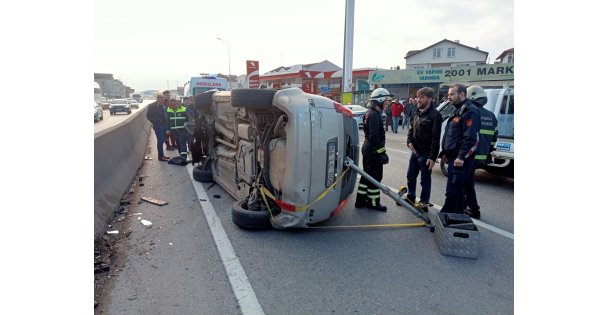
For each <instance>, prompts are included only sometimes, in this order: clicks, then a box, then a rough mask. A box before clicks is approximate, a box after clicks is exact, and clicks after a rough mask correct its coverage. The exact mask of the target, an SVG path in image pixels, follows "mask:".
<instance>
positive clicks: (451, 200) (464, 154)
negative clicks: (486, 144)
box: [439, 84, 480, 214]
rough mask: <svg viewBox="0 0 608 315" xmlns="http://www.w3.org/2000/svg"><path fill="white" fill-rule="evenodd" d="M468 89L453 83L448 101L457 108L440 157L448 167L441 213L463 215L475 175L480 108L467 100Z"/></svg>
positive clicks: (448, 126) (446, 129) (449, 125)
mask: <svg viewBox="0 0 608 315" xmlns="http://www.w3.org/2000/svg"><path fill="white" fill-rule="evenodd" d="M466 93H467V88H466V87H465V86H464V85H462V84H454V85H452V86H451V87H450V89H449V90H448V99H449V100H450V102H451V103H452V105H454V107H456V111H454V113H452V114H451V115H450V116H449V117H448V119H447V124H446V126H445V132H444V136H443V141H442V143H441V149H442V152H441V153H440V154H439V157H440V158H441V159H442V160H443V162H444V163H446V164H447V165H448V181H447V185H446V187H445V202H444V204H443V207H442V208H441V212H450V213H459V214H464V194H465V192H464V187H465V183H466V182H467V181H468V180H469V177H470V176H473V174H474V172H475V151H476V150H477V146H478V144H479V124H480V115H479V109H477V107H476V106H475V105H473V103H471V101H470V100H469V99H467V97H466Z"/></svg>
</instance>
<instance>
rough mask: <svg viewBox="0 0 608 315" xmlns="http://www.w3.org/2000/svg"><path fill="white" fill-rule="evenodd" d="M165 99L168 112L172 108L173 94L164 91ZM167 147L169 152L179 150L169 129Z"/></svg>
mask: <svg viewBox="0 0 608 315" xmlns="http://www.w3.org/2000/svg"><path fill="white" fill-rule="evenodd" d="M163 97H164V99H163V104H164V105H165V110H166V109H167V108H169V107H171V104H170V101H171V93H170V92H169V90H166V91H163ZM165 145H166V146H167V151H175V149H177V141H176V140H175V138H173V135H172V134H171V132H170V131H169V129H167V134H166V135H165Z"/></svg>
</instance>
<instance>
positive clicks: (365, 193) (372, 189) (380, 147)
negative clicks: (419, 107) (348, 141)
mask: <svg viewBox="0 0 608 315" xmlns="http://www.w3.org/2000/svg"><path fill="white" fill-rule="evenodd" d="M392 96H393V95H392V94H390V93H389V92H388V91H387V90H386V89H384V88H377V89H375V90H374V91H373V92H372V94H371V95H370V98H369V103H368V106H367V107H369V110H367V112H366V113H365V117H364V118H363V133H364V134H365V142H363V146H362V147H361V154H362V155H363V171H364V172H366V173H367V174H369V176H371V177H372V178H374V179H375V180H377V181H378V182H380V181H382V169H383V167H384V164H387V163H388V155H387V154H386V148H385V147H384V142H385V140H386V138H385V134H384V132H385V130H384V129H383V128H382V110H383V109H384V106H386V105H387V104H390V103H391V98H392ZM355 207H357V208H363V207H367V208H369V209H373V210H378V211H386V206H384V205H382V204H380V188H378V187H376V186H374V184H372V183H371V182H370V181H368V180H367V179H366V178H365V177H363V176H361V179H360V180H359V188H358V190H357V200H356V202H355Z"/></svg>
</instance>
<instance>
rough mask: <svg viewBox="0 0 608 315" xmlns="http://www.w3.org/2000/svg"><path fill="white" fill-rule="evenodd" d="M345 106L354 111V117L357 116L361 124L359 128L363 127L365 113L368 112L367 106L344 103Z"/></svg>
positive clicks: (358, 122)
mask: <svg viewBox="0 0 608 315" xmlns="http://www.w3.org/2000/svg"><path fill="white" fill-rule="evenodd" d="M344 107H346V108H348V109H350V111H351V112H353V118H355V119H356V120H357V124H358V125H359V128H362V127H363V116H365V113H366V112H367V108H365V107H363V106H361V105H344Z"/></svg>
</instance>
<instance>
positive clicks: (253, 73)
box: [247, 60, 260, 89]
mask: <svg viewBox="0 0 608 315" xmlns="http://www.w3.org/2000/svg"><path fill="white" fill-rule="evenodd" d="M247 82H249V83H248V84H249V88H250V89H257V88H259V87H260V62H259V61H257V60H247Z"/></svg>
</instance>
